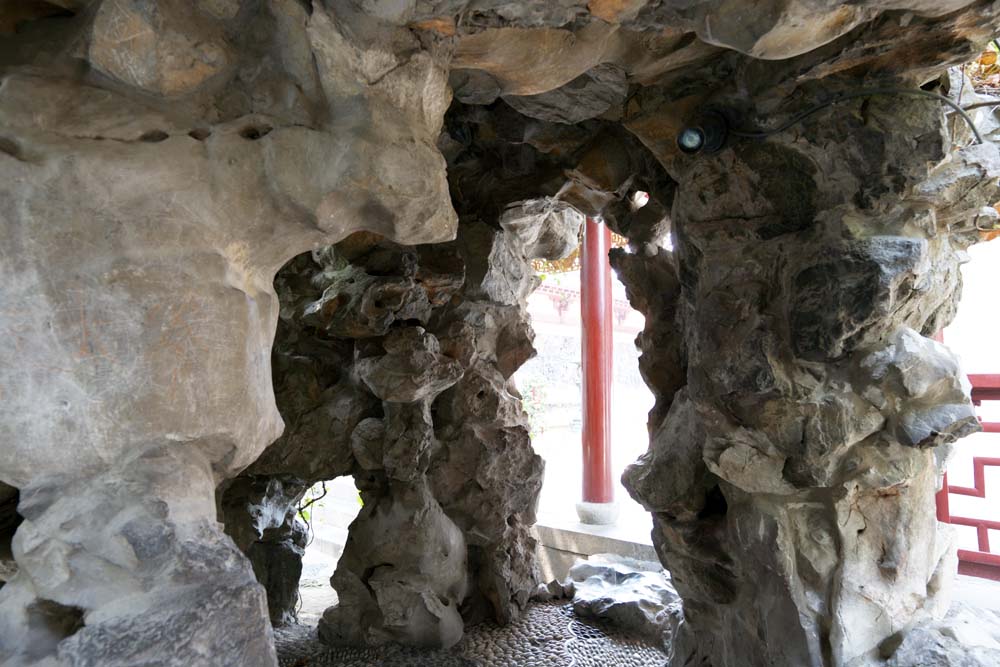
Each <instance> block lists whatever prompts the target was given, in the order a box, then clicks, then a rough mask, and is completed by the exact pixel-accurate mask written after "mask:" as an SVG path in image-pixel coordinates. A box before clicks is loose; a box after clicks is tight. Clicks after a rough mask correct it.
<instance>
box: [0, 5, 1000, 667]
mask: <svg viewBox="0 0 1000 667" xmlns="http://www.w3.org/2000/svg"><path fill="white" fill-rule="evenodd" d="M998 14H1000V7H998V6H997V4H996V3H995V2H991V1H989V0H945V1H935V2H929V1H927V0H866V1H863V2H853V3H850V4H844V3H834V2H826V1H823V0H815V1H814V0H810V1H808V2H806V1H801V0H765V1H764V2H760V3H756V4H755V5H754V10H753V11H746V10H745V7H743V3H740V2H737V1H735V0H706V1H704V2H697V3H688V2H685V3H679V2H664V1H658V0H657V1H653V0H626V1H616V0H589V1H588V2H585V1H584V0H560V1H559V2H535V1H533V2H506V1H494V0H475V1H465V0H455V1H425V0H421V1H419V2H417V1H407V0H404V1H403V2H382V1H380V0H311V1H308V0H269V1H267V2H259V1H257V0H212V1H211V2H198V3H194V2H188V1H186V0H165V1H163V2H155V3H154V2H145V1H143V0H52V1H48V2H17V1H10V2H0V333H2V335H3V336H2V337H3V340H4V345H2V346H0V443H2V446H0V483H2V484H3V486H0V527H3V532H4V533H5V534H6V535H7V536H9V535H10V529H11V528H13V527H16V532H15V533H14V535H13V538H12V540H11V541H10V551H11V555H12V556H13V559H14V562H15V564H16V565H15V566H10V565H7V564H5V565H4V566H3V571H4V573H5V574H4V577H5V578H8V580H7V582H6V584H5V585H4V586H3V587H2V589H0V611H2V613H0V661H7V662H8V663H10V664H13V665H21V664H36V663H37V664H54V665H68V664H73V665H101V666H102V667H105V666H111V667H113V666H115V665H134V664H142V663H144V662H156V661H160V663H161V664H170V665H190V664H212V665H241V666H256V665H264V666H273V665H274V664H275V660H276V658H275V653H274V646H273V638H272V630H271V625H270V624H269V623H268V621H267V618H266V616H267V614H268V611H270V614H271V616H272V618H274V619H275V620H276V621H279V622H280V621H282V620H286V621H287V620H289V619H288V618H287V617H286V616H284V614H285V613H286V612H287V610H288V608H289V601H290V600H291V599H292V596H291V594H290V586H291V582H293V581H294V579H295V576H294V568H295V561H296V559H297V550H298V549H301V527H300V526H298V525H297V524H296V520H295V516H294V512H291V511H290V508H291V507H292V506H293V504H294V503H295V501H296V497H297V496H298V495H299V494H301V492H302V491H303V490H304V488H306V486H307V485H308V484H309V483H311V482H312V481H315V480H320V479H329V478H332V477H335V476H338V475H343V474H352V475H354V476H355V478H356V480H358V484H359V487H360V488H361V489H362V492H363V495H365V497H366V502H365V511H364V513H363V514H362V516H361V517H359V519H358V524H357V526H356V528H355V529H354V531H353V532H354V533H355V535H357V536H359V537H358V538H357V539H354V540H352V543H351V544H350V545H349V548H348V556H347V558H346V561H345V563H344V566H343V567H342V568H341V570H338V573H337V575H336V576H335V577H334V579H335V582H337V584H338V588H340V589H341V590H339V592H340V597H341V603H342V604H343V605H345V607H344V609H345V610H346V609H347V608H348V607H351V608H353V609H356V610H358V611H359V612H360V613H359V614H358V615H355V616H351V615H350V614H346V613H345V612H344V611H340V612H338V611H332V612H331V613H330V614H329V622H325V623H324V628H325V629H324V637H325V638H327V639H328V640H332V639H336V640H338V641H339V640H341V639H343V640H345V641H364V642H380V641H388V640H399V641H410V642H414V643H434V644H447V643H449V642H452V641H456V635H457V628H458V625H459V619H458V618H456V612H455V607H456V605H458V606H459V607H460V609H459V611H458V612H457V614H458V617H461V618H463V619H465V620H469V619H472V618H480V617H484V616H489V615H492V616H493V617H494V618H497V619H499V620H501V621H507V620H511V619H513V618H515V617H516V616H517V611H518V610H519V609H521V608H522V607H523V605H524V604H525V602H526V600H527V597H528V595H529V594H530V591H531V590H532V588H533V586H534V583H535V582H534V577H533V572H532V557H531V552H532V545H531V540H530V536H529V535H528V525H529V524H530V523H531V521H532V520H533V510H532V506H533V501H534V498H535V496H536V494H537V488H538V486H539V484H540V482H541V466H540V461H538V459H537V457H535V456H534V455H533V453H532V452H531V449H530V443H529V442H528V435H527V429H526V428H525V423H524V417H523V413H522V412H521V411H520V409H519V407H518V400H517V398H518V397H517V394H516V390H515V389H514V388H513V387H512V385H511V384H510V376H511V374H512V373H513V371H514V370H515V369H516V368H517V367H518V366H519V365H520V364H521V363H523V361H524V360H525V359H526V358H527V357H528V356H529V355H530V354H531V351H530V333H529V328H528V327H527V325H526V324H525V318H524V313H523V301H524V298H525V297H526V295H527V294H528V293H529V292H530V290H531V287H532V285H533V278H532V276H531V272H530V270H529V269H528V265H527V259H529V258H532V257H540V256H546V255H547V254H548V253H549V252H553V253H558V252H561V251H562V250H561V249H562V248H564V247H566V245H567V244H568V243H571V242H572V238H573V237H574V233H573V232H572V231H571V229H570V230H569V231H567V230H566V229H562V228H560V226H559V225H556V224H555V223H554V218H558V219H560V220H563V221H565V219H566V216H567V212H572V211H577V212H580V213H584V214H587V215H603V217H604V218H605V220H606V221H607V222H608V223H609V224H610V225H612V226H613V227H614V228H615V229H616V230H618V231H620V232H621V233H623V234H625V235H626V236H627V237H628V238H629V240H630V242H631V248H630V249H631V251H632V253H631V254H627V255H622V256H620V257H618V258H617V259H616V260H615V261H616V263H617V265H618V266H619V271H620V274H621V275H622V276H623V278H625V279H626V282H627V283H628V284H629V287H630V293H631V294H632V298H633V299H634V300H635V303H636V305H637V307H638V308H640V309H641V310H643V311H644V312H647V313H648V315H649V317H648V318H647V326H646V330H645V331H644V332H643V334H642V337H641V339H640V347H641V348H642V350H643V362H642V364H643V374H644V377H646V379H647V382H649V384H650V386H651V387H652V389H653V391H654V393H655V394H656V398H657V403H656V408H655V409H654V412H653V414H652V415H651V422H650V433H651V440H652V441H651V448H650V452H649V454H648V455H647V456H646V457H644V459H643V460H642V461H641V462H640V463H639V464H638V465H637V466H636V467H635V468H633V469H632V470H631V471H630V472H629V473H628V475H627V484H628V485H629V486H630V488H631V490H632V492H633V494H634V495H635V496H636V497H637V498H638V499H639V500H640V501H641V502H642V503H644V504H645V505H646V506H647V508H648V509H649V510H650V511H651V512H653V513H654V523H655V531H654V541H655V543H656V545H657V548H658V550H659V553H660V555H661V558H662V560H663V561H664V564H665V565H667V566H668V568H669V569H670V571H671V573H672V575H673V581H674V584H675V585H676V587H677V590H678V592H679V593H680V594H681V595H682V597H683V598H684V608H685V622H684V624H683V625H682V626H681V628H680V630H679V634H678V636H677V637H676V638H675V641H674V642H673V649H672V650H673V652H674V654H673V658H672V660H673V664H674V665H681V664H685V661H687V660H688V659H689V658H691V656H696V657H699V658H701V659H703V660H705V661H710V662H712V663H714V664H717V665H727V666H728V665H764V664H767V665H842V664H849V663H851V662H858V661H861V662H864V661H865V660H868V659H869V658H871V659H876V658H875V657H872V656H875V655H876V654H877V653H878V650H879V646H882V647H883V650H885V647H886V646H887V645H886V644H884V641H885V640H886V639H887V638H888V637H890V636H892V635H893V634H894V633H895V632H896V631H897V630H898V628H899V627H901V626H904V625H908V624H911V623H916V622H918V619H919V618H920V616H921V615H922V614H925V613H933V612H936V611H940V609H939V606H940V605H941V604H943V602H941V603H940V604H939V602H937V599H938V597H939V596H938V593H939V592H940V591H941V590H942V589H943V588H944V584H945V583H946V580H947V578H948V573H949V571H950V569H951V565H950V564H949V559H948V556H947V554H948V553H949V550H948V545H947V544H946V541H947V540H946V539H945V537H944V536H943V535H941V536H939V535H938V534H937V532H936V526H935V522H934V520H933V506H932V500H931V498H932V493H933V488H934V483H935V461H934V458H935V455H934V451H935V448H940V446H941V445H942V444H946V443H948V442H949V441H951V440H954V439H955V438H957V437H960V436H961V435H963V434H964V433H967V432H969V431H970V430H972V429H974V428H975V422H974V420H973V419H972V414H971V410H970V409H969V407H968V404H967V401H966V399H965V397H964V392H963V390H962V387H961V386H960V384H959V383H958V381H957V380H956V378H957V377H958V376H959V372H958V369H957V366H956V365H955V363H954V360H953V359H952V358H951V357H950V355H949V354H948V353H947V352H946V351H945V350H944V349H943V348H942V347H941V346H939V345H937V344H935V343H933V342H929V341H928V340H927V339H926V337H927V336H928V335H931V334H933V333H934V332H935V331H937V330H939V329H940V328H941V327H942V326H943V325H944V324H946V323H947V322H948V320H949V318H950V316H951V314H952V312H953V309H954V303H955V300H956V297H957V291H958V273H957V264H958V263H959V262H960V261H961V259H962V250H963V249H964V247H965V246H966V245H967V244H968V243H971V242H972V241H974V240H976V232H975V226H976V225H977V224H978V225H983V224H987V225H992V224H994V223H995V221H996V218H997V214H996V212H995V210H994V209H992V208H984V207H985V206H987V205H990V204H993V203H995V201H996V200H997V199H998V198H1000V197H998V196H997V193H996V179H997V176H998V163H997V156H996V151H995V148H994V147H993V146H992V145H985V146H972V147H970V146H967V145H966V144H968V132H967V130H964V129H961V128H959V127H958V126H957V125H956V124H955V123H954V121H953V120H945V118H944V117H943V112H942V108H941V106H940V105H939V104H938V103H937V102H936V101H933V100H918V99H914V98H898V97H885V96H882V97H877V98H870V99H853V100H852V101H850V102H847V103H843V104H838V105H835V106H833V107H828V108H826V109H824V110H823V111H822V112H820V113H817V114H815V115H813V116H810V117H809V118H808V119H806V120H805V121H803V122H802V123H799V124H797V125H794V126H792V127H790V128H788V129H787V130H785V131H783V132H781V133H777V134H773V135H769V136H768V138H766V139H762V140H747V139H745V138H740V137H730V142H729V143H728V144H727V146H726V147H725V148H724V149H723V150H722V151H720V152H719V153H717V154H715V155H704V154H703V155H697V156H684V155H681V154H680V153H679V151H678V150H677V147H676V136H677V132H678V130H679V129H680V128H682V127H683V126H684V125H686V124H688V123H695V122H698V119H699V116H700V114H701V113H702V112H703V111H704V110H705V109H707V108H709V107H712V108H721V109H723V110H724V111H725V113H726V114H728V115H729V116H730V117H731V121H732V123H734V124H735V125H736V126H737V127H742V128H743V129H747V128H754V127H764V128H766V127H776V126H777V125H778V124H779V123H780V121H783V120H785V119H787V118H790V117H793V115H794V114H796V113H798V112H800V111H803V110H805V109H808V108H810V107H811V106H812V105H813V104H815V103H816V102H821V101H824V100H828V99H829V95H830V94H832V93H833V92H837V91H850V90H853V89H856V88H857V87H859V86H862V85H883V86H884V85H893V86H906V87H910V88H914V87H917V86H925V87H927V88H929V89H931V88H932V89H935V90H938V91H941V92H945V93H950V94H953V95H955V94H957V91H956V90H954V86H952V85H950V84H951V83H952V81H951V80H949V79H948V78H947V77H944V78H939V77H940V75H941V74H942V72H943V71H944V69H945V68H946V67H948V66H950V65H955V64H959V63H961V62H964V61H966V60H969V59H970V58H971V57H972V56H973V55H974V54H975V53H977V52H978V50H979V48H980V46H981V44H983V43H985V41H986V40H987V39H988V38H989V37H992V36H993V35H994V33H996V32H997V25H998V24H1000V20H998ZM452 95H454V101H452ZM981 116H982V112H981V113H980V117H981ZM637 191H642V192H645V193H648V194H649V203H648V204H647V205H646V206H644V207H642V208H636V207H635V206H634V205H633V204H632V202H634V201H635V197H634V195H635V193H636V192H637ZM573 215H576V214H575V213H572V215H569V217H570V218H572V217H573ZM553 216H554V217H553ZM460 219H461V221H462V222H461V225H460V224H459V220H460ZM525 220H527V221H529V222H527V223H525V222H524V221H525ZM668 230H671V231H670V233H671V234H672V235H673V239H674V247H675V248H676V250H675V251H674V252H673V253H665V252H663V251H660V250H658V249H657V246H656V244H657V241H658V240H659V239H660V238H661V237H662V235H663V234H664V233H666V232H667V231H668ZM359 232H360V233H361V234H360V236H354V237H351V235H352V234H355V233H359ZM456 235H457V237H458V238H457V240H455V238H456ZM348 237H350V238H348ZM351 239H354V240H353V241H352V240H351ZM359 239H360V240H359ZM333 244H336V247H335V249H334V250H333V251H331V250H328V248H329V247H330V246H331V245H333ZM383 244H384V245H383ZM441 244H445V245H441ZM403 247H408V248H411V249H410V250H401V249H400V248H403ZM413 247H416V248H417V250H412V248H413ZM383 248H387V249H386V250H384V251H383V250H382V249H383ZM307 252H313V253H314V254H313V255H311V256H310V255H305V256H303V253H307ZM296 257H298V259H295V260H294V263H293V264H291V265H289V264H288V263H289V261H290V260H293V258H296ZM407 258H408V259H407ZM404 259H405V261H403V260H404ZM407 262H409V263H407ZM310 263H311V265H310ZM283 266H287V267H288V268H286V269H285V271H284V272H283V273H284V274H285V275H284V276H279V279H278V289H279V290H280V291H282V293H283V295H284V298H283V299H282V302H279V299H278V296H277V292H276V289H275V275H276V274H277V273H278V271H279V269H281V267H283ZM459 267H461V268H459ZM314 279H315V284H313V282H312V281H313V280H314ZM299 306H302V307H301V308H300V307H299ZM279 315H280V316H281V317H280V321H281V323H280V325H279V326H280V332H279V336H288V338H287V339H284V342H282V339H281V338H279V340H278V343H277V344H276V345H275V344H274V343H275V332H276V322H278V321H279ZM314 331H322V332H323V335H318V334H314ZM272 348H273V354H272ZM272 382H273V384H272ZM279 409H280V412H279ZM283 418H284V419H283ZM283 424H284V426H283ZM283 428H284V435H282V432H283ZM279 436H280V437H281V439H280V440H279V441H278V442H277V444H276V445H275V446H273V447H270V448H269V447H268V446H269V445H270V444H271V443H272V442H275V440H276V439H278V438H279ZM240 475H243V476H244V479H243V480H237V479H236V478H237V477H238V476H240ZM227 496H228V497H227ZM217 497H218V500H217ZM14 498H16V501H14V500H13V499H14ZM14 502H16V503H17V505H16V512H15V511H14ZM417 514H418V515H420V516H421V517H422V519H421V520H422V521H423V522H424V523H422V524H420V525H421V526H423V528H424V529H425V530H423V531H422V533H421V535H420V536H414V539H413V540H411V541H409V542H405V543H403V542H404V540H405V538H406V535H403V534H394V535H393V536H392V538H391V540H395V542H397V543H393V542H391V541H387V540H386V539H385V535H384V533H383V532H382V529H383V528H385V529H391V530H399V531H402V532H403V533H405V532H406V531H407V530H411V531H412V526H411V522H409V521H406V520H404V519H403V518H402V517H403V516H406V515H417ZM220 520H221V521H222V523H224V524H225V530H226V532H228V533H229V534H228V535H227V534H226V532H224V531H223V528H222V524H220ZM407 526H410V528H407ZM376 535H377V537H374V536H376ZM361 536H364V537H361ZM369 536H371V537H369ZM6 543H7V538H6V537H4V536H3V535H2V534H0V563H9V562H10V558H9V557H6V556H5V551H6ZM399 543H403V544H399ZM442 546H447V547H449V548H448V555H447V556H443V555H439V554H441V553H442V552H441V551H440V547H442ZM247 555H249V556H250V558H249V559H248V558H247V557H246V556H247ZM382 558H389V559H391V560H392V562H391V564H390V565H388V566H385V567H383V563H382V562H381V561H379V559H382ZM442 559H444V560H442ZM447 559H454V560H447ZM373 561H376V562H373ZM445 561H447V562H449V563H454V564H456V567H455V568H454V569H453V570H449V571H448V572H447V573H445V572H441V571H440V565H441V563H442V562H445ZM251 562H252V563H253V567H251ZM463 563H464V564H463ZM386 568H387V569H386ZM380 569H384V570H385V571H384V572H383V573H382V574H380V575H376V571H377V570H380ZM390 570H391V572H392V573H393V575H392V576H390V574H389V572H390ZM255 574H256V576H255ZM395 575H398V576H395ZM373 577H374V578H375V579H376V581H377V582H378V583H379V586H378V587H375V586H371V587H369V586H366V585H365V582H366V581H368V580H369V579H371V578H373ZM257 580H260V581H262V582H265V584H266V585H267V590H268V591H269V593H268V594H267V598H265V589H264V587H262V586H259V585H257V583H255V582H256V581H257ZM359 582H360V586H359ZM862 586H863V587H864V588H863V589H862ZM279 591H284V593H283V594H282V593H279ZM417 598H419V599H420V600H421V602H420V603H418V604H416V605H414V604H413V602H414V600H416V599H417ZM403 607H405V608H406V609H408V610H411V612H412V613H410V614H409V615H407V614H399V613H397V612H398V611H399V610H400V609H401V608H403Z"/></svg>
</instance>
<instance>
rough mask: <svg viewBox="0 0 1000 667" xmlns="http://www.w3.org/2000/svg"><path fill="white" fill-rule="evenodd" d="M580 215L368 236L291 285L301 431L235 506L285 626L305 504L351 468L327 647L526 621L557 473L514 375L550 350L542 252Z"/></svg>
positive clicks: (287, 347)
mask: <svg viewBox="0 0 1000 667" xmlns="http://www.w3.org/2000/svg"><path fill="white" fill-rule="evenodd" d="M581 223H582V216H580V215H579V214H578V213H576V212H575V211H573V210H572V209H570V208H569V207H567V206H565V205H563V204H560V203H558V202H546V201H543V200H535V201H529V202H522V203H520V204H516V205H513V206H511V207H510V208H509V209H508V211H507V213H506V214H505V215H504V216H503V218H502V219H501V220H500V221H499V222H498V225H499V226H498V227H494V226H491V225H488V224H486V223H483V222H479V221H470V222H467V223H463V224H462V225H460V228H459V235H458V239H457V241H456V242H455V243H453V244H439V245H426V246H401V245H399V244H395V243H392V242H389V241H387V240H385V239H383V238H381V237H379V236H377V235H373V234H369V233H363V234H357V235H354V236H351V237H349V238H348V239H346V240H344V241H343V242H341V243H339V244H337V245H335V246H332V247H329V248H325V249H323V250H321V251H317V252H314V253H312V255H311V256H303V257H300V258H297V259H296V260H293V261H292V262H290V263H289V264H288V265H287V266H286V267H285V268H284V269H283V270H282V271H281V272H280V273H279V275H278V278H277V281H276V284H277V286H278V290H279V293H280V299H281V303H282V315H281V323H280V326H279V330H278V336H277V340H276V343H275V351H274V368H275V379H276V396H277V402H278V405H279V407H280V408H281V410H282V413H283V415H284V416H285V419H286V420H287V421H288V423H289V427H288V429H287V430H286V432H285V434H284V435H283V436H282V437H281V438H279V440H278V441H277V442H275V443H274V444H273V445H272V446H271V447H270V448H269V449H268V450H267V451H266V452H265V453H264V455H263V456H261V457H260V458H259V459H258V460H257V461H256V462H255V463H254V464H253V465H251V466H250V467H249V468H247V469H246V470H245V471H244V472H243V473H242V474H241V475H240V477H238V478H237V480H236V481H235V482H233V483H232V484H230V485H229V486H227V487H226V488H225V490H224V492H223V493H222V501H221V502H222V507H223V510H224V516H225V522H226V530H227V532H228V533H229V534H230V535H231V536H232V537H233V538H234V540H235V541H236V542H237V545H239V546H240V548H241V549H243V550H244V551H245V552H246V553H247V555H248V556H249V557H250V559H251V561H252V562H253V564H254V569H255V572H256V573H257V576H258V580H259V581H260V582H261V583H262V584H264V585H265V588H266V590H267V594H268V602H269V607H270V612H271V620H272V622H273V623H276V624H284V623H287V622H288V621H289V620H291V619H292V618H293V616H294V609H295V602H296V598H295V595H296V586H297V581H298V574H299V571H300V565H299V563H298V562H297V561H296V559H295V549H297V548H298V547H297V545H296V542H295V538H296V536H297V535H298V534H299V533H298V532H297V529H296V520H295V507H296V503H297V502H298V500H299V498H300V497H301V495H302V492H303V491H304V490H305V488H307V487H308V486H310V485H311V484H313V483H315V482H317V481H321V480H325V479H331V478H333V477H337V476H341V475H346V474H350V475H353V476H354V479H355V483H356V484H357V486H358V488H359V489H361V495H362V499H363V503H364V505H363V509H362V511H361V514H360V515H359V516H358V518H357V520H356V521H355V522H354V523H353V524H352V526H351V528H350V532H349V537H348V542H347V545H346V547H345V553H344V557H343V558H342V559H341V561H340V564H339V566H338V568H337V572H336V573H335V574H334V576H333V578H332V583H333V585H334V587H335V588H336V589H337V591H338V596H339V598H340V603H339V604H338V605H337V606H336V607H334V608H331V609H329V610H328V611H327V613H326V614H325V616H324V619H323V620H322V622H321V624H320V636H321V637H322V638H323V640H324V641H327V642H330V643H338V644H344V643H346V644H379V643H383V642H387V641H399V642H404V643H409V644H417V645H428V646H450V645H452V644H454V643H455V642H457V641H458V640H459V639H460V638H461V636H462V629H463V625H464V622H466V621H474V620H479V619H482V618H486V617H490V618H495V619H499V620H502V621H509V620H511V619H513V618H514V617H516V616H517V615H518V614H519V613H520V610H521V609H523V607H524V606H525V604H526V603H527V600H528V596H529V594H530V592H531V590H532V589H533V587H534V585H535V575H534V566H533V554H534V541H533V539H532V538H531V537H530V535H529V534H528V527H529V526H530V525H531V523H533V522H534V508H535V505H536V504H537V496H538V493H539V491H540V488H541V472H542V468H541V460H540V458H539V457H538V456H537V455H536V454H534V452H533V451H532V449H531V443H530V439H529V437H528V429H527V422H526V417H525V414H524V412H523V410H522V408H521V405H520V397H519V395H518V394H517V393H516V389H514V387H513V386H512V385H511V384H510V377H511V375H512V374H513V372H514V371H515V370H516V369H517V368H518V367H519V366H520V365H521V364H522V363H524V361H526V360H527V359H529V358H530V357H531V356H532V355H533V354H534V350H533V348H532V347H531V338H532V334H531V329H530V326H529V325H528V323H527V314H526V311H525V307H526V306H525V302H524V299H525V297H526V296H527V294H528V293H529V292H530V291H531V290H532V289H534V287H535V285H536V281H535V279H534V277H533V276H532V274H531V271H530V270H529V268H528V262H529V259H530V258H533V257H556V256H560V255H563V254H566V253H567V252H568V251H569V250H571V249H572V247H573V246H572V244H573V243H575V239H576V237H577V234H578V233H579V228H580V224H581ZM570 239H572V241H570ZM386 535H393V536H396V537H395V538H394V539H392V540H386V539H384V536H386Z"/></svg>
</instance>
